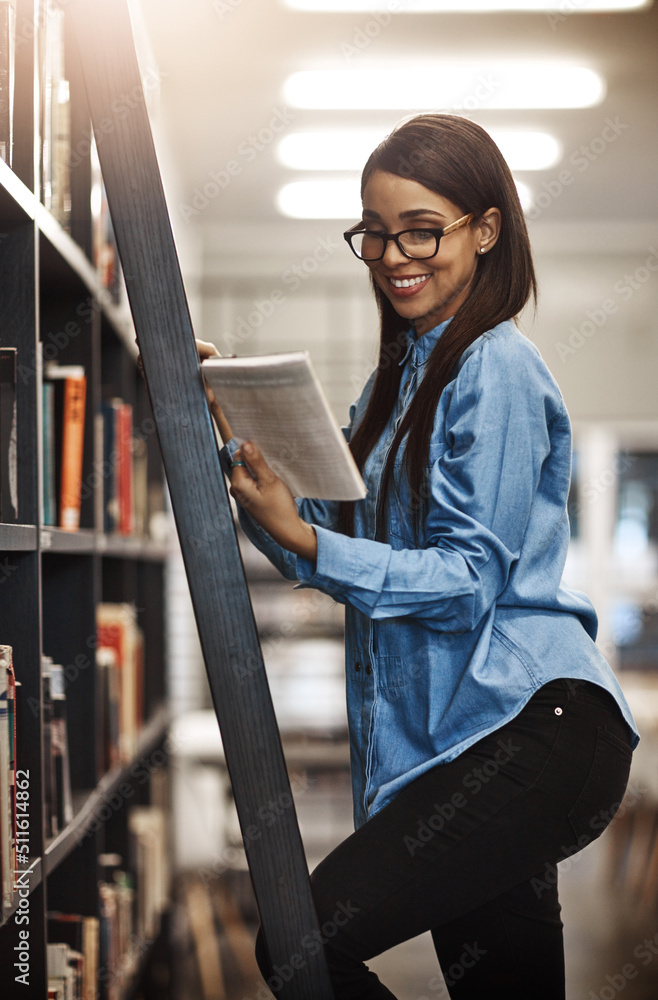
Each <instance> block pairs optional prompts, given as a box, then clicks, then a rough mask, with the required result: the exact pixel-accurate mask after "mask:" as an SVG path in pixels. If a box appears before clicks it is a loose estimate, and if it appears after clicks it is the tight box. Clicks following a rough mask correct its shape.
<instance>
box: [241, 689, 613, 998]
mask: <svg viewBox="0 0 658 1000" xmlns="http://www.w3.org/2000/svg"><path fill="white" fill-rule="evenodd" d="M630 762H631V749H630V732H629V730H628V727H627V725H626V723H625V721H624V720H623V718H622V716H621V713H620V711H619V709H618V707H617V705H616V703H615V701H614V699H613V698H612V697H611V696H610V695H609V694H608V693H607V692H605V691H604V690H603V689H602V688H599V687H598V686H597V685H594V684H590V683H588V682H583V681H571V680H558V681H552V682H551V683H550V684H546V685H544V687H542V688H541V689H540V690H539V691H537V693H536V694H535V695H534V696H533V697H532V698H531V699H530V701H529V702H528V704H527V705H526V706H525V708H524V709H523V710H522V711H521V712H520V713H519V715H517V716H516V718H514V719H512V721H511V722H509V723H507V724H506V725H505V726H503V727H501V728H500V729H498V730H496V731H495V732H493V733H491V734H490V735H489V736H486V737H485V738H484V739H482V740H480V741H479V742H477V743H475V744H474V745H473V746H471V747H470V748H469V749H468V750H466V751H465V752H464V753H463V754H461V755H460V756H459V757H457V758H456V759H455V760H453V761H451V762H450V763H449V764H442V765H440V766H438V767H435V768H433V769H432V770H430V771H428V772H427V773H426V774H424V775H422V776H421V777H420V778H418V779H416V780H415V781H414V782H412V783H411V784H410V785H408V786H407V787H406V788H404V789H403V790H402V791H401V792H399V793H398V795H397V796H396V797H395V799H394V800H393V801H392V802H391V803H389V805H387V806H386V807H385V808H384V809H382V810H381V812H379V813H377V814H376V815H375V816H374V817H373V818H372V819H370V820H369V821H368V822H367V823H366V824H365V825H364V826H362V827H361V828H360V829H359V830H357V831H356V832H355V833H354V834H352V836H350V837H348V838H347V840H345V841H343V843H342V844H340V845H339V846H338V847H337V848H336V849H335V850H334V851H332V853H331V854H330V855H329V856H328V857H327V858H325V860H324V861H322V862H321V864H320V865H318V867H317V868H316V869H315V871H314V872H313V874H312V876H311V885H312V890H313V898H314V902H315V906H316V910H317V914H318V921H319V924H320V929H321V934H322V937H323V943H324V950H325V955H326V957H327V962H328V965H329V971H330V975H331V980H332V984H333V987H334V995H335V997H336V998H337V1000H357V998H358V1000H368V998H373V1000H375V998H382V997H388V998H391V997H393V994H392V993H391V992H390V991H389V990H387V989H386V987H385V986H384V985H383V984H382V983H380V981H379V979H378V978H377V976H376V975H375V974H374V973H372V972H369V971H368V969H367V967H366V966H365V964H364V962H365V961H367V960H368V959H369V958H372V957H373V956H375V955H378V954H380V953H381V952H383V951H386V950H387V949H389V948H392V947H393V946H394V945H396V944H399V943H400V942H401V941H405V940H407V939H409V938H411V937H415V936H416V935H418V934H422V933H423V932H424V931H427V930H431V932H432V938H433V940H434V946H435V949H436V953H437V956H438V959H439V962H440V965H441V969H442V971H443V974H444V976H445V979H446V984H447V986H448V990H449V993H450V996H451V998H453V1000H476V998H477V1000H481V998H486V1000H498V998H500V1000H530V998H532V1000H564V995H565V984H564V951H563V942H562V921H561V919H560V905H559V902H558V894H557V869H556V865H557V862H558V861H559V860H561V859H563V858H565V857H568V856H570V855H572V854H575V853H576V852H577V851H579V850H581V849H582V848H583V847H585V846H586V845H587V844H588V843H590V842H591V841H592V840H594V839H595V838H596V837H598V836H599V835H600V834H601V833H602V832H603V830H604V829H605V827H606V826H607V825H608V823H609V822H610V819H611V818H612V816H613V815H614V813H615V812H616V810H617V808H618V807H619V804H620V802H621V799H622V796H623V794H624V790H625V788H626V784H627V781H628V773H629V769H630ZM256 953H257V958H258V962H259V965H260V968H261V971H262V973H263V976H264V978H265V980H266V982H267V980H268V979H270V977H271V975H272V973H271V963H270V962H269V960H268V956H267V949H266V946H265V943H264V941H263V938H262V935H259V940H258V942H257V949H256ZM279 982H280V980H279ZM268 985H270V986H272V985H274V986H276V985H277V982H276V979H271V980H270V983H269V984H268ZM438 990H439V980H438V978H437V981H436V982H435V983H432V981H430V983H429V984H428V988H427V993H428V996H430V997H431V995H432V992H433V991H437V995H438Z"/></svg>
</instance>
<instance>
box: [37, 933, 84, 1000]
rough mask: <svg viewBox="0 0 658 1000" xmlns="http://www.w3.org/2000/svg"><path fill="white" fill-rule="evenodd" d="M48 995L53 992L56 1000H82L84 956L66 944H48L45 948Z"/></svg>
mask: <svg viewBox="0 0 658 1000" xmlns="http://www.w3.org/2000/svg"><path fill="white" fill-rule="evenodd" d="M46 960H47V971H48V994H49V995H50V993H51V991H54V995H55V997H56V998H57V1000H83V987H84V964H85V960H84V955H83V954H82V952H79V951H75V950H74V949H73V948H71V947H70V946H69V945H68V944H63V943H58V942H57V943H52V944H51V943H48V944H47V946H46Z"/></svg>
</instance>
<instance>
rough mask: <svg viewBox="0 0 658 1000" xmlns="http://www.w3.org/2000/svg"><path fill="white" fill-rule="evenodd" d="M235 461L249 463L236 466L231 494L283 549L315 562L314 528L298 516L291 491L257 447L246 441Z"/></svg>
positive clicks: (315, 542) (315, 543)
mask: <svg viewBox="0 0 658 1000" xmlns="http://www.w3.org/2000/svg"><path fill="white" fill-rule="evenodd" d="M234 461H235V462H245V463H246V465H245V466H242V465H236V466H234V468H233V471H232V473H231V490H230V493H231V496H232V497H234V499H235V500H236V502H237V503H239V504H240V506H241V507H244V509H245V510H246V511H247V512H248V513H249V516H250V517H252V518H253V519H254V521H256V522H257V523H258V524H260V526H261V528H264V529H265V531H266V532H267V533H268V535H271V537H272V538H273V539H274V541H275V542H277V543H278V544H279V545H281V546H282V547H283V548H284V549H288V551H290V552H294V553H295V554H296V555H298V556H302V558H304V559H310V560H311V561H315V559H316V558H317V552H318V542H317V536H316V534H315V531H314V530H313V528H312V527H311V525H310V524H307V522H306V521H304V520H302V518H301V517H300V516H299V514H298V513H297V505H296V504H295V501H294V498H293V495H292V493H291V492H290V490H289V489H288V487H287V486H286V484H285V483H284V482H283V481H282V480H281V479H279V477H278V476H277V475H276V474H275V473H274V472H272V470H271V469H270V467H269V465H268V464H267V462H266V461H265V459H264V458H263V456H262V455H261V453H260V451H259V450H258V448H257V447H256V446H255V445H254V444H252V443H251V442H249V441H248V442H245V444H243V446H242V447H241V448H239V449H238V450H237V451H236V453H235V458H234Z"/></svg>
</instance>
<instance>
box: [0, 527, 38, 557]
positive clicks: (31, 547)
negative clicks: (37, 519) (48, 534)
mask: <svg viewBox="0 0 658 1000" xmlns="http://www.w3.org/2000/svg"><path fill="white" fill-rule="evenodd" d="M36 548H37V529H36V526H35V525H33V524H0V552H35V551H36Z"/></svg>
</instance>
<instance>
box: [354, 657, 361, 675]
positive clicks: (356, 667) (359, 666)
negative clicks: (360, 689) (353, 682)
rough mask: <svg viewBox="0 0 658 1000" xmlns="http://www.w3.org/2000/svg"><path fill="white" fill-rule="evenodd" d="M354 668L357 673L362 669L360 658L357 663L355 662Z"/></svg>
mask: <svg viewBox="0 0 658 1000" xmlns="http://www.w3.org/2000/svg"><path fill="white" fill-rule="evenodd" d="M354 669H355V670H356V672H357V674H358V672H359V670H360V669H361V664H360V663H359V662H358V660H357V662H356V663H355V664H354Z"/></svg>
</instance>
